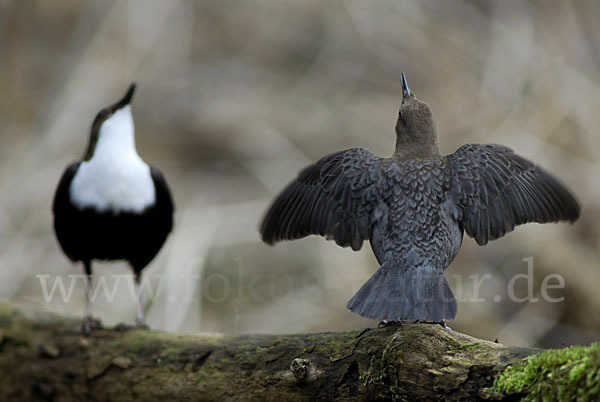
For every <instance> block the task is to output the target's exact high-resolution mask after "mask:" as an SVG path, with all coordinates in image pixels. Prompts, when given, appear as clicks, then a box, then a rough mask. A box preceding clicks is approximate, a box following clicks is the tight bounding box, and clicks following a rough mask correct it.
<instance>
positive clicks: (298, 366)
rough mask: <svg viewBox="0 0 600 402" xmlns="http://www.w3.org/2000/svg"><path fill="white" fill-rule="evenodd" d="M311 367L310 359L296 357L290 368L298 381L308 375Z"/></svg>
mask: <svg viewBox="0 0 600 402" xmlns="http://www.w3.org/2000/svg"><path fill="white" fill-rule="evenodd" d="M309 367H310V360H307V359H300V358H295V359H294V360H292V364H290V370H291V372H292V374H294V377H295V378H296V380H298V381H302V380H304V379H305V378H306V377H307V376H308V369H309Z"/></svg>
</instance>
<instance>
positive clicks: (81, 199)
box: [71, 155, 156, 212]
mask: <svg viewBox="0 0 600 402" xmlns="http://www.w3.org/2000/svg"><path fill="white" fill-rule="evenodd" d="M135 156H136V157H137V160H135V158H130V159H128V160H124V159H122V158H121V159H119V158H110V159H112V160H107V159H109V158H105V159H104V160H102V159H96V158H94V159H92V160H91V161H89V162H83V163H82V164H81V165H80V166H79V170H78V171H77V173H76V175H75V177H74V178H73V181H72V182H71V201H72V202H73V203H74V204H75V205H76V206H78V207H79V208H86V207H91V208H94V209H96V210H97V211H98V212H105V211H113V212H121V211H123V212H142V211H143V210H144V209H145V208H147V207H148V206H150V205H152V204H154V202H155V200H156V189H155V188H154V182H153V181H152V176H151V175H150V167H149V166H148V165H147V164H145V163H144V161H142V159H141V158H140V157H139V156H137V155H135Z"/></svg>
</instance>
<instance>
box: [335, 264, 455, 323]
mask: <svg viewBox="0 0 600 402" xmlns="http://www.w3.org/2000/svg"><path fill="white" fill-rule="evenodd" d="M347 307H348V309H350V310H351V311H353V312H355V313H357V314H360V315H362V316H363V317H369V318H376V319H379V320H389V321H392V320H403V319H411V320H419V321H432V322H441V321H443V320H452V319H454V317H456V299H455V298H454V295H453V294H452V290H451V289H450V285H449V284H448V281H447V280H446V278H445V277H444V275H443V273H438V272H435V270H433V269H432V268H429V267H414V268H411V269H410V270H404V269H402V268H397V267H393V266H392V267H390V266H388V264H387V263H384V264H383V265H382V266H381V267H380V268H379V269H378V270H377V272H375V274H373V276H371V278H370V279H369V280H368V281H367V283H365V284H364V285H363V286H362V287H361V288H360V290H359V291H358V292H356V294H355V295H354V296H353V297H352V299H350V301H348V306H347Z"/></svg>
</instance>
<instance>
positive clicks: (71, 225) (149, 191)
mask: <svg viewBox="0 0 600 402" xmlns="http://www.w3.org/2000/svg"><path fill="white" fill-rule="evenodd" d="M134 90H135V86H134V85H131V87H130V88H129V90H128V91H127V93H126V95H125V97H124V98H123V99H121V100H120V101H119V102H117V103H115V104H114V105H111V106H109V107H106V108H104V109H102V110H101V111H100V112H99V113H98V115H97V116H96V119H95V120H94V123H93V124H92V132H91V135H90V142H89V146H88V149H87V151H86V154H85V157H84V159H83V160H81V161H77V162H74V163H72V164H70V165H69V166H68V167H67V169H66V170H65V172H64V173H63V175H62V178H61V180H60V182H59V184H58V188H57V190H56V194H55V196H54V202H53V206H52V211H53V213H54V229H55V232H56V237H57V239H58V242H59V244H60V246H61V248H62V249H63V251H64V252H65V254H66V255H67V256H68V257H69V258H70V259H71V260H72V261H73V262H78V261H81V262H83V264H84V269H85V272H86V274H87V275H88V282H87V286H86V317H85V320H84V330H86V331H89V326H90V323H91V313H90V311H89V302H90V300H89V290H90V289H89V288H90V282H91V278H92V261H93V260H125V261H127V262H129V264H130V265H131V267H132V269H133V271H134V274H135V280H136V285H137V287H138V323H139V324H142V323H143V311H142V309H141V300H140V299H141V292H140V289H139V282H140V278H141V272H142V270H143V269H144V268H145V267H146V266H147V265H148V264H149V263H150V261H152V259H153V258H154V257H155V256H156V254H157V253H158V252H159V250H160V249H161V247H162V245H163V243H164V242H165V240H166V238H167V236H168V235H169V233H170V232H171V229H172V226H173V211H174V206H173V200H172V198H171V194H170V191H169V187H168V186H167V183H166V181H165V179H164V178H163V176H162V174H161V173H160V171H159V170H158V169H156V168H154V167H151V166H150V165H148V164H146V163H145V162H144V161H143V160H142V159H141V158H140V157H139V155H138V154H137V151H136V149H135V140H134V127H133V119H132V116H131V110H130V106H129V103H130V101H131V98H132V97H133V93H134Z"/></svg>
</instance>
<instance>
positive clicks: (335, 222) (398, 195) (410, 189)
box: [260, 76, 579, 322]
mask: <svg viewBox="0 0 600 402" xmlns="http://www.w3.org/2000/svg"><path fill="white" fill-rule="evenodd" d="M403 87H404V100H403V103H402V106H401V108H400V115H399V118H398V122H397V124H396V133H397V143H396V151H395V152H394V155H393V156H392V157H390V158H379V157H376V156H374V155H373V154H371V153H370V152H369V151H367V150H365V149H362V148H355V149H349V150H346V151H341V152H337V153H334V154H332V155H329V156H326V157H324V158H322V159H321V160H320V161H318V162H317V163H316V164H314V165H311V166H309V167H307V168H306V169H304V170H303V171H302V172H300V174H299V175H298V178H297V179H296V180H294V181H293V182H292V183H290V184H289V185H288V186H287V187H286V188H285V189H284V190H283V192H282V193H281V194H280V195H279V196H278V197H277V198H276V199H275V201H274V202H273V204H272V205H271V207H270V208H269V209H268V210H267V213H266V214H265V217H264V220H263V222H262V225H261V228H260V230H261V234H262V238H263V241H265V242H266V243H269V244H274V243H275V242H278V241H281V240H291V239H297V238H301V237H304V236H307V235H310V234H319V235H322V236H325V237H326V238H328V239H333V240H335V241H336V243H337V244H338V245H340V246H343V247H348V246H350V247H352V249H354V250H358V249H360V248H361V246H362V243H363V241H365V240H370V243H371V248H372V249H373V252H374V254H375V256H376V258H377V261H378V262H379V263H380V265H381V267H380V268H379V270H377V272H376V273H375V274H374V275H373V276H372V277H371V278H370V279H369V280H368V281H367V283H365V285H363V286H362V288H361V289H360V290H359V291H358V292H357V293H356V294H355V295H354V297H352V299H351V300H350V301H349V302H348V308H349V309H350V310H352V311H354V312H356V313H358V314H360V315H362V316H366V317H371V318H377V319H380V320H399V319H414V320H420V321H432V322H441V321H443V320H446V319H453V318H454V317H455V315H456V301H455V299H454V296H453V294H452V291H451V289H450V287H449V285H448V282H447V281H446V278H445V277H444V275H443V272H444V270H445V269H446V268H447V267H448V265H449V264H450V263H451V262H452V260H453V259H454V258H455V257H456V254H457V253H458V251H459V249H460V247H461V244H462V238H463V232H464V231H466V233H467V234H468V235H469V236H471V237H474V238H475V240H476V241H477V243H478V244H480V245H483V244H486V243H487V242H488V240H493V239H496V238H499V237H501V236H503V235H504V234H506V233H508V232H510V231H512V230H513V229H514V227H515V225H519V224H523V223H526V222H540V223H545V222H556V221H560V220H567V221H571V222H572V221H574V220H576V219H577V218H578V216H579V205H578V204H577V201H576V200H575V199H574V197H573V196H572V195H571V194H570V193H569V192H568V190H566V189H565V188H564V187H563V186H562V185H561V184H560V183H559V182H558V181H557V180H556V179H554V178H553V177H552V176H551V175H549V174H548V173H546V172H545V171H544V170H543V169H541V168H540V167H538V166H536V165H534V164H533V163H531V162H529V161H527V160H526V159H524V158H521V157H520V156H518V155H516V154H514V153H513V152H512V151H511V150H510V149H509V148H506V147H503V146H500V145H477V144H468V145H464V146H462V147H460V148H459V149H458V150H457V151H456V152H455V153H454V154H451V155H447V156H443V155H440V153H439V149H438V146H437V135H436V132H435V125H434V123H433V117H432V114H431V110H430V108H429V106H428V105H427V104H426V103H424V102H421V101H419V100H418V99H417V98H416V97H415V96H414V94H412V93H411V92H410V90H409V89H408V86H407V85H406V81H405V79H404V76H403Z"/></svg>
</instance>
